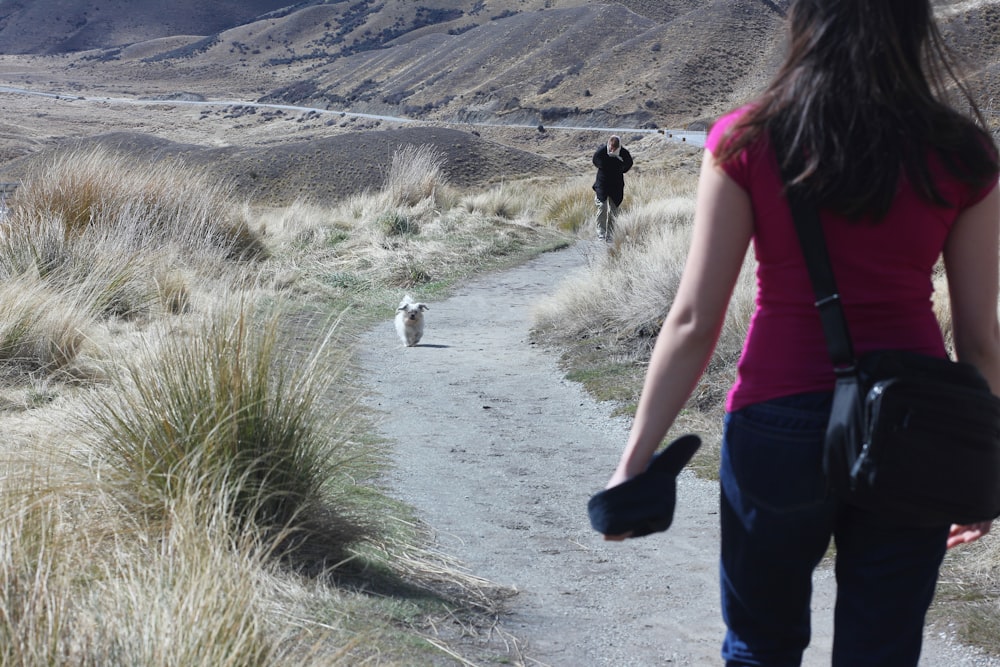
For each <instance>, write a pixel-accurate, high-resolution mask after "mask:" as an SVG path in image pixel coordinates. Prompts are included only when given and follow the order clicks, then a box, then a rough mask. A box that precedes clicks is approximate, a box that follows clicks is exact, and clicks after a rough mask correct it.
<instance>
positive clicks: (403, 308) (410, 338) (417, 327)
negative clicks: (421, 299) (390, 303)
mask: <svg viewBox="0 0 1000 667" xmlns="http://www.w3.org/2000/svg"><path fill="white" fill-rule="evenodd" d="M425 310H430V308H428V307H427V304H424V303H417V302H415V301H414V300H413V299H412V298H410V295H409V294H407V295H406V296H404V297H403V300H402V301H400V302H399V308H397V309H396V333H397V334H399V339H400V340H401V341H403V344H404V345H406V346H407V347H413V346H414V345H416V344H417V343H419V342H420V339H421V338H423V336H424V311H425Z"/></svg>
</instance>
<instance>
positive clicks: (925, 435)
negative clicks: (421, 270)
mask: <svg viewBox="0 0 1000 667" xmlns="http://www.w3.org/2000/svg"><path fill="white" fill-rule="evenodd" d="M788 201H789V205H790V206H791V210H792V217H793V219H794V221H795V230H796V232H797V233H798V236H799V243H800V244H801V245H802V251H803V253H804V255H805V258H806V266H807V268H808V270H809V278H810V280H811V282H812V285H813V291H814V292H815V294H816V306H817V308H818V310H819V314H820V318H821V320H822V324H823V333H824V334H825V336H826V340H827V348H828V350H829V353H830V357H831V359H832V360H833V365H834V370H835V373H836V377H837V383H836V387H835V389H834V394H833V409H832V411H831V413H830V422H829V424H828V425H827V431H826V442H825V447H824V454H823V465H824V468H825V472H826V474H827V477H828V479H829V482H830V484H831V485H832V487H833V490H834V492H835V493H836V494H837V495H839V496H840V497H841V498H842V499H843V500H844V501H846V502H848V503H850V504H853V505H856V506H859V507H863V508H865V509H868V510H871V511H873V512H877V513H879V514H883V515H885V516H886V518H887V519H890V520H894V521H899V522H902V523H907V524H914V525H940V524H952V523H956V524H970V523H976V522H979V521H986V520H990V519H994V518H995V517H997V516H1000V399H998V398H997V397H996V396H994V395H993V393H992V392H991V391H990V388H989V385H988V384H987V382H986V380H985V378H983V376H982V375H981V374H980V373H979V371H978V370H977V369H976V368H975V367H974V366H972V365H971V364H967V363H962V362H955V361H951V360H950V359H941V358H937V357H931V356H928V355H924V354H919V353H915V352H906V351H901V350H886V351H879V352H870V353H867V354H864V355H861V357H860V358H856V357H855V356H854V350H853V347H852V345H851V338H850V333H849V331H848V328H847V320H846V319H845V317H844V311H843V307H842V305H841V303H840V296H839V294H838V293H837V288H836V283H835V281H834V276H833V270H832V268H831V266H830V259H829V256H828V254H827V250H826V243H825V241H824V238H823V229H822V227H821V226H820V222H819V214H818V212H817V210H816V208H815V207H814V206H812V205H810V204H809V203H808V202H805V201H802V200H801V199H800V198H799V197H798V196H796V195H795V194H794V193H790V194H789V196H788Z"/></svg>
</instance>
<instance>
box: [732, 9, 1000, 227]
mask: <svg viewBox="0 0 1000 667" xmlns="http://www.w3.org/2000/svg"><path fill="white" fill-rule="evenodd" d="M931 12H932V10H931V5H930V1H929V0H793V2H792V6H791V9H790V12H789V17H788V21H789V37H790V42H789V45H788V54H787V56H786V58H785V61H784V63H783V65H782V67H781V69H780V70H779V72H778V74H777V76H776V77H775V78H774V80H773V81H772V82H771V84H770V85H769V86H768V88H767V89H766V90H765V91H764V93H763V94H762V95H761V96H760V97H759V98H758V99H757V100H756V101H755V102H754V103H753V104H752V105H751V107H750V108H749V109H748V111H747V112H746V113H745V114H744V115H743V116H742V118H741V119H740V120H739V121H738V122H737V123H736V124H735V125H734V127H733V128H732V131H731V133H730V134H729V135H728V137H726V139H725V140H724V141H723V142H722V144H721V146H720V147H719V149H718V150H717V151H716V153H717V154H716V156H715V157H716V160H717V161H719V162H724V161H726V160H729V159H732V158H733V157H735V156H736V155H737V154H738V153H739V152H740V151H742V150H743V149H745V148H747V147H749V146H751V145H752V144H753V143H754V142H756V141H757V140H758V139H760V138H761V137H762V135H767V136H770V138H771V141H772V143H773V146H774V149H775V152H776V155H777V158H778V161H779V165H780V166H781V168H782V170H783V172H784V173H785V174H786V179H787V182H788V184H789V187H798V188H802V190H803V191H804V193H805V194H806V195H807V196H809V197H811V198H812V199H813V201H816V202H817V203H818V204H819V205H820V206H821V207H824V208H829V209H832V210H834V211H836V212H838V213H841V214H843V215H845V216H847V217H850V218H859V217H862V216H872V217H873V218H875V219H879V218H881V217H883V216H884V215H885V214H886V213H887V212H888V210H889V208H890V206H891V204H892V200H893V197H894V195H895V193H896V191H897V187H898V185H899V179H900V177H901V176H903V175H905V177H906V178H907V179H908V180H909V181H910V182H911V183H912V184H913V186H914V187H915V188H916V190H917V191H918V192H919V193H920V195H921V196H922V197H923V198H924V199H926V200H927V201H929V202H932V203H934V204H938V205H946V204H948V202H946V201H945V199H944V197H943V196H942V195H941V192H940V191H939V190H938V188H937V187H936V185H935V183H934V179H933V177H932V174H931V170H930V166H929V164H928V157H929V155H930V154H931V153H936V154H937V155H938V156H939V158H940V159H941V160H942V163H943V164H944V165H945V167H946V168H947V169H948V170H949V171H950V172H952V173H953V174H954V175H955V176H956V177H957V178H959V179H960V180H962V181H963V182H966V183H969V184H974V185H985V184H986V182H987V181H988V179H990V178H993V177H995V176H996V173H997V155H996V150H995V148H994V145H993V141H992V138H991V137H990V135H989V134H988V133H987V132H986V131H985V129H983V128H984V127H985V123H984V121H983V118H982V115H981V114H980V112H979V109H978V108H977V106H976V104H975V102H974V100H973V99H972V96H971V95H970V94H969V92H968V90H967V89H966V87H965V86H964V85H963V84H962V83H961V81H960V80H959V78H958V76H957V75H956V73H955V71H954V69H953V67H952V65H951V57H950V56H951V54H950V53H949V52H948V50H947V48H946V46H945V44H944V41H943V39H942V38H941V34H940V32H939V31H938V29H937V26H936V24H935V22H934V18H933V16H932V13H931ZM948 83H951V84H952V85H954V86H955V89H956V90H957V91H958V92H959V95H960V97H961V98H962V99H963V100H964V102H965V103H966V104H968V105H969V109H970V115H968V116H966V115H963V114H962V113H960V112H959V111H957V110H956V109H955V108H954V107H953V106H952V105H951V104H949V102H948V101H947V100H948V96H947V93H946V85H947V84H948Z"/></svg>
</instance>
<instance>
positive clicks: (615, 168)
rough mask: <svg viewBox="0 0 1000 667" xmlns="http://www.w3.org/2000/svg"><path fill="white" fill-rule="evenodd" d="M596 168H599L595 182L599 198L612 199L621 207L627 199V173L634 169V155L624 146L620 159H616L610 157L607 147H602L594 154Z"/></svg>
mask: <svg viewBox="0 0 1000 667" xmlns="http://www.w3.org/2000/svg"><path fill="white" fill-rule="evenodd" d="M594 166H595V167H597V180H595V181H594V192H596V193H597V198H598V199H600V200H601V201H605V200H606V199H607V198H608V197H610V198H611V201H613V202H614V203H615V205H616V206H620V205H621V203H622V199H624V198H625V172H626V171H628V170H629V169H631V168H632V154H631V153H629V152H628V149H626V148H625V147H624V146H622V147H621V148H620V149H619V150H618V157H614V156H613V155H608V147H607V146H601V147H600V148H598V149H597V152H596V153H594Z"/></svg>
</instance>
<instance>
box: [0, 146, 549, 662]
mask: <svg viewBox="0 0 1000 667" xmlns="http://www.w3.org/2000/svg"><path fill="white" fill-rule="evenodd" d="M440 159H441V157H440V155H439V154H437V153H435V152H434V151H432V150H429V149H427V148H426V147H424V148H420V147H410V148H409V149H407V148H405V147H404V148H401V149H400V151H399V152H398V154H397V159H396V160H395V162H394V168H393V169H392V170H390V173H389V174H388V175H387V182H386V184H385V187H383V188H382V189H380V190H378V191H374V192H369V193H364V194H363V195H358V196H354V197H350V198H347V199H345V200H344V201H343V202H341V203H340V204H338V205H336V206H333V207H320V206H316V205H313V204H311V203H310V202H308V201H307V200H305V199H304V200H302V201H299V202H296V203H295V204H294V205H293V206H289V207H285V208H281V209H270V210H259V211H258V210H250V209H248V208H247V207H246V206H244V204H243V203H242V202H240V201H237V200H236V199H234V198H233V197H232V195H231V190H230V189H229V188H228V186H226V185H225V184H219V183H216V182H214V181H212V180H211V179H209V178H207V177H206V176H205V175H204V174H203V173H202V172H200V171H199V170H198V169H189V168H187V167H183V168H182V167H181V166H180V165H178V164H172V163H169V162H154V163H145V162H138V161H133V159H132V158H130V157H129V156H128V155H125V154H122V153H117V152H114V151H107V150H101V149H97V150H92V151H73V150H71V151H67V152H63V153H58V154H55V155H54V156H53V157H52V158H51V159H50V160H48V161H46V162H44V163H40V164H39V165H37V167H36V169H35V171H34V172H32V173H31V174H30V176H29V177H28V178H27V179H26V180H25V181H24V182H23V183H22V184H21V186H20V187H19V188H18V190H17V193H16V194H15V195H14V196H13V197H11V198H10V199H9V200H8V202H7V203H8V205H9V207H10V208H9V210H7V211H6V212H5V214H4V217H3V219H2V220H0V425H2V426H3V427H4V428H5V431H6V432H7V433H16V437H14V438H8V440H7V449H5V450H0V466H4V467H5V469H6V471H7V473H8V474H7V475H6V477H3V476H0V509H2V511H0V517H2V518H0V538H3V540H4V542H3V544H2V545H0V615H2V614H6V616H4V617H2V618H0V641H3V643H4V646H3V647H0V663H2V664H12V665H16V664H56V663H58V664H148V665H168V664H171V665H175V664H192V665H201V664H204V665H209V664H211V665H219V664H222V665H225V664H233V665H237V664H239V665H244V664H247V665H249V664H255V665H269V664H290V663H294V664H303V665H311V664H324V665H340V664H344V665H347V664H350V665H355V664H413V661H414V660H416V661H417V662H419V663H424V664H436V662H438V661H439V660H440V659H441V656H451V657H452V658H454V659H458V660H461V659H462V658H461V653H462V651H463V650H464V649H463V648H462V646H463V645H465V644H468V643H469V642H470V641H471V640H470V639H469V637H472V636H474V635H475V633H476V631H477V629H479V628H482V629H484V630H485V636H486V638H487V643H488V638H489V637H492V636H494V635H493V633H492V628H493V626H494V625H495V623H496V615H497V613H499V612H498V611H497V610H498V609H499V606H498V605H499V604H500V603H501V601H502V600H503V599H505V598H506V596H507V595H509V592H508V591H503V590H501V589H499V588H497V587H494V586H492V585H490V584H489V583H488V582H484V581H482V580H479V579H477V578H475V577H473V576H471V575H469V574H467V573H464V572H463V571H462V570H461V568H460V566H459V565H458V564H457V563H453V562H451V561H449V560H447V559H446V558H443V557H441V556H440V555H438V554H434V553H432V552H427V551H422V549H421V547H420V546H419V545H420V544H421V543H422V542H423V541H424V540H425V539H426V537H425V536H424V535H423V534H422V533H421V531H419V530H418V529H416V528H412V527H411V528H406V529H399V528H398V526H399V525H400V524H398V523H394V522H392V521H390V520H389V519H388V517H389V516H399V515H402V514H405V509H400V508H398V507H397V506H396V505H394V504H392V503H389V502H387V500H386V499H384V498H383V497H382V496H381V495H380V494H379V492H378V490H377V489H375V488H373V487H371V486H370V485H369V484H368V482H369V480H371V479H372V477H373V476H374V475H376V474H378V472H379V470H380V465H381V463H380V462H381V461H382V457H383V454H382V453H381V451H380V449H379V448H380V446H381V445H380V443H377V442H373V441H372V440H371V439H370V438H365V437H363V431H364V429H365V428H367V427H368V422H367V416H366V415H365V413H364V411H361V410H356V409H353V410H352V408H353V407H354V406H353V403H354V401H355V400H356V397H357V390H356V389H355V388H354V387H353V386H351V384H350V382H348V380H347V378H346V376H345V375H344V374H343V373H342V369H343V364H344V363H345V360H346V359H348V358H349V355H350V352H351V347H350V340H351V334H352V333H353V332H354V331H356V330H357V329H356V328H360V327H363V326H365V325H366V324H367V323H370V322H372V321H373V320H374V319H375V318H379V319H381V318H384V317H386V316H387V313H388V316H391V313H392V312H393V311H394V309H395V306H396V304H397V303H398V299H399V295H398V289H399V288H400V287H401V286H406V287H411V286H412V287H414V288H416V290H419V291H420V292H422V294H423V295H424V296H426V295H433V294H436V293H441V292H442V291H443V290H445V289H447V287H448V285H449V284H450V282H452V281H454V280H456V279H457V278H459V277H461V276H464V275H469V274H471V273H475V272H477V271H480V270H482V269H484V268H487V267H493V266H499V265H502V264H504V263H507V262H512V261H515V260H516V259H517V258H519V257H524V256H528V255H529V254H531V253H534V252H538V251H539V250H541V249H545V248H551V247H554V246H556V245H558V244H560V243H565V242H566V238H567V236H566V235H565V234H562V233H559V232H556V231H553V230H552V229H551V228H549V227H546V226H545V225H540V224H539V223H538V221H537V220H536V219H535V218H536V216H534V215H533V214H532V212H533V211H537V210H538V208H539V207H540V202H541V198H542V195H541V192H540V191H538V190H536V189H534V188H530V187H529V188H523V189H522V188H521V187H520V186H519V185H515V184H506V185H504V186H502V187H501V188H498V189H497V191H496V192H492V193H487V194H486V195H485V196H483V197H478V196H477V195H476V194H475V193H459V192H457V191H456V190H454V189H452V188H451V187H450V186H449V185H448V184H447V182H446V180H445V179H444V177H443V175H442V174H443V172H442V170H441V162H440ZM459 202H462V203H461V204H460V203H459ZM317 305H318V306H319V307H320V308H321V310H322V312H325V313H330V312H340V311H342V310H345V309H349V310H350V312H351V315H352V318H351V320H350V322H351V327H353V328H349V329H347V330H345V331H344V332H343V333H342V334H341V332H340V331H339V329H336V328H330V327H329V326H328V322H327V324H319V321H318V320H317V319H316V318H315V317H312V316H306V315H305V314H307V313H310V312H313V311H315V310H316V309H317ZM317 336H318V337H317ZM36 448H37V451H36ZM43 451H44V454H45V455H44V456H41V455H40V453H41V452H43ZM57 460H58V461H59V463H58V465H57V466H55V465H54V463H53V462H54V461H57ZM53 466H54V467H53ZM15 479H17V480H27V481H25V484H26V486H25V488H20V487H17V488H15V487H14V486H11V484H9V482H10V480H15ZM5 480H6V482H8V483H6V484H5V483H4V481H5ZM28 482H30V484H29V483H28ZM4 549H6V550H7V551H6V552H4ZM5 582H6V583H5ZM373 591H375V592H376V593H377V594H375V595H373V594H372V592H373ZM400 591H402V596H401V597H397V596H398V595H399V592H400ZM411 596H412V597H411ZM5 624H6V625H5ZM446 627H449V628H450V627H460V628H461V630H460V631H459V632H457V633H453V632H442V631H441V628H446ZM475 641H476V642H479V641H480V638H477V639H476V640H475ZM476 646H477V647H478V646H479V644H478V643H477V644H476ZM477 650H478V649H477ZM2 651H6V653H3V652H2ZM428 656H433V657H428ZM425 658H426V659H425ZM444 659H445V660H447V659H449V658H444Z"/></svg>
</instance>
